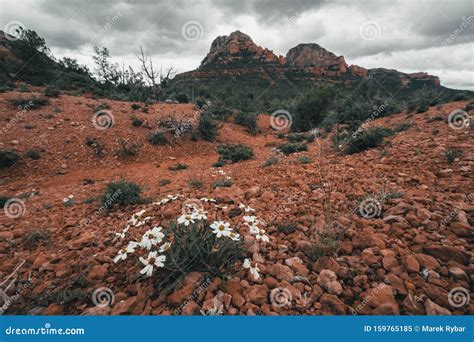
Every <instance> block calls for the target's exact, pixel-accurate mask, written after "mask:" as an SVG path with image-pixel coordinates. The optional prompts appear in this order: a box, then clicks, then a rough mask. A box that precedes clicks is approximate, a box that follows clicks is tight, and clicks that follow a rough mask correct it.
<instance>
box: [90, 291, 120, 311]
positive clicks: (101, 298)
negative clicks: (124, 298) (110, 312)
mask: <svg viewBox="0 0 474 342" xmlns="http://www.w3.org/2000/svg"><path fill="white" fill-rule="evenodd" d="M114 300H115V297H114V293H113V292H112V290H111V289H109V288H108V287H99V288H97V289H95V290H94V293H92V302H93V303H94V305H95V306H98V307H99V308H105V307H106V306H111V305H112V304H113V303H114Z"/></svg>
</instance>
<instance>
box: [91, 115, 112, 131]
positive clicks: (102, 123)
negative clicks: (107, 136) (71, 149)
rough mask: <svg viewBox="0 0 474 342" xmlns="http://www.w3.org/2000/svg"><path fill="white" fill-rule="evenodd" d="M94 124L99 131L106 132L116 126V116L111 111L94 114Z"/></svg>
mask: <svg viewBox="0 0 474 342" xmlns="http://www.w3.org/2000/svg"><path fill="white" fill-rule="evenodd" d="M92 124H93V125H94V127H95V128H97V129H98V130H105V129H109V128H112V126H113V125H114V116H113V115H112V112H111V111H109V110H99V111H98V112H95V113H94V116H93V117H92Z"/></svg>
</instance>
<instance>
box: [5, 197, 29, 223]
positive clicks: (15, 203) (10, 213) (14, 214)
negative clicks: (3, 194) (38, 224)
mask: <svg viewBox="0 0 474 342" xmlns="http://www.w3.org/2000/svg"><path fill="white" fill-rule="evenodd" d="M3 211H4V213H5V215H6V216H7V217H9V218H11V219H16V218H19V217H20V216H23V215H24V214H25V212H26V206H25V202H23V201H22V200H21V199H19V198H10V199H9V200H8V201H6V202H5V205H4V206H3Z"/></svg>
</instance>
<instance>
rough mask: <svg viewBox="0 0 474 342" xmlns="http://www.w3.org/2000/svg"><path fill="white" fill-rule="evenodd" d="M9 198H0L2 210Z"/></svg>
mask: <svg viewBox="0 0 474 342" xmlns="http://www.w3.org/2000/svg"><path fill="white" fill-rule="evenodd" d="M10 198H11V197H8V196H0V208H3V207H4V206H5V204H6V203H7V202H8V200H9V199H10Z"/></svg>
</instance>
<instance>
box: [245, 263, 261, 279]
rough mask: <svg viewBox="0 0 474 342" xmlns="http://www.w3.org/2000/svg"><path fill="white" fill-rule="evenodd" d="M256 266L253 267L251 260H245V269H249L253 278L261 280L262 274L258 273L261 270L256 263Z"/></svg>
mask: <svg viewBox="0 0 474 342" xmlns="http://www.w3.org/2000/svg"><path fill="white" fill-rule="evenodd" d="M254 264H255V266H252V262H251V261H250V259H245V260H244V264H243V266H244V268H247V269H248V270H249V271H250V274H251V275H252V276H253V278H254V279H255V280H257V279H259V278H260V274H259V273H258V272H259V271H260V269H259V268H258V265H257V263H254Z"/></svg>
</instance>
